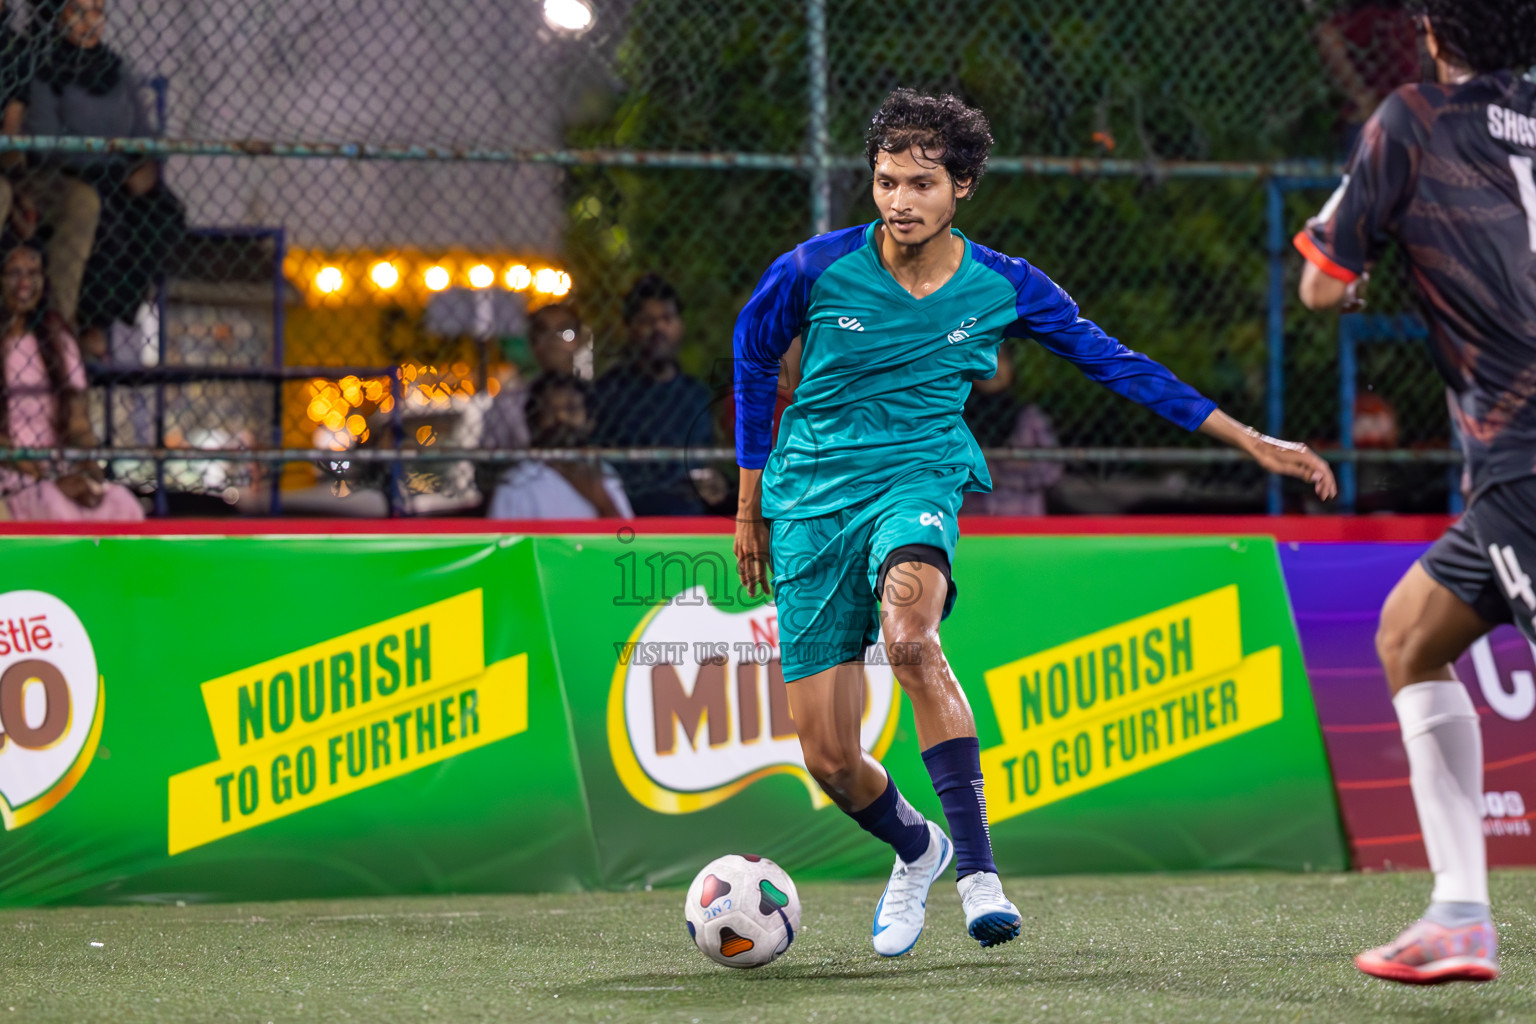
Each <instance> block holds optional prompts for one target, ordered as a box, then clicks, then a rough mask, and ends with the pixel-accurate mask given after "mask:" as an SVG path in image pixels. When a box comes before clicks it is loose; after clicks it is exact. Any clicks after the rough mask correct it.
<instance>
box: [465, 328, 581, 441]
mask: <svg viewBox="0 0 1536 1024" xmlns="http://www.w3.org/2000/svg"><path fill="white" fill-rule="evenodd" d="M581 333H582V324H581V317H580V316H579V315H578V314H577V312H576V309H575V307H573V306H569V305H567V304H565V303H561V302H557V303H555V304H553V305H549V306H544V307H542V308H541V309H540V310H539V311H538V312H536V313H534V314H533V316H531V317H529V318H528V347H529V349H530V350H531V351H532V352H533V358H534V361H535V362H536V363H538V365H539V374H538V375H539V376H543V375H545V374H554V375H556V376H561V377H570V376H574V375H575V373H576V349H577V348H578V347H580V345H581ZM537 379H538V377H537V376H536V377H535V378H534V380H537ZM527 403H528V386H527V385H526V384H519V385H517V386H515V387H508V388H503V389H502V390H501V392H500V393H499V394H497V396H496V398H495V400H494V401H493V402H491V406H490V408H489V409H487V410H486V412H485V421H484V423H483V425H482V426H481V434H480V447H482V448H526V447H528V417H527V415H526V413H525V411H524V406H526V405H527Z"/></svg>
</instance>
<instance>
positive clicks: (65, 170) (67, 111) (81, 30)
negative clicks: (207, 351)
mask: <svg viewBox="0 0 1536 1024" xmlns="http://www.w3.org/2000/svg"><path fill="white" fill-rule="evenodd" d="M35 10H36V12H37V18H38V21H39V22H40V25H39V26H38V27H37V28H36V29H35V30H34V31H35V32H37V33H39V34H42V33H44V32H47V31H50V30H51V32H52V37H51V40H50V42H49V44H48V46H47V47H46V49H45V50H44V51H43V57H42V59H41V61H40V63H39V67H38V71H37V77H36V78H35V79H34V80H33V81H32V84H31V89H30V92H29V96H30V99H29V102H28V104H27V113H26V131H28V132H29V133H30V134H34V135H61V136H100V137H107V138H124V137H129V138H134V137H147V136H149V135H151V134H153V132H152V130H151V126H150V123H149V118H148V114H147V112H146V110H145V107H144V102H143V96H142V83H141V80H140V79H139V76H138V75H137V74H136V73H135V72H134V70H133V68H132V67H131V66H130V65H129V64H128V62H127V61H126V60H124V59H123V57H122V56H121V55H120V54H118V53H117V52H116V51H114V50H113V49H112V48H110V47H108V46H107V45H106V44H105V43H103V42H102V29H103V26H104V24H105V20H106V2H105V0H62V2H60V0H47V2H44V3H40V4H38V5H36V8H35ZM50 15H51V18H50ZM24 188H25V190H26V191H27V192H28V193H29V194H30V195H31V197H32V199H33V201H34V202H35V203H36V205H37V207H38V210H39V212H40V213H41V215H42V221H43V224H44V226H48V225H52V227H53V238H52V241H51V242H50V243H49V248H48V259H49V264H50V268H51V269H50V274H51V277H52V279H51V281H50V284H51V285H52V287H53V289H54V291H55V295H54V301H55V308H56V309H57V310H58V311H59V312H60V313H61V314H63V315H64V317H65V318H66V319H68V320H70V321H71V322H76V323H79V324H80V325H81V326H82V328H84V329H85V331H86V332H88V333H89V336H90V337H89V339H87V349H88V354H89V355H91V356H93V357H99V356H101V355H102V354H104V351H105V347H106V346H105V328H106V327H107V326H109V325H110V324H111V322H112V321H113V320H122V321H124V322H131V321H132V319H133V315H134V313H135V312H136V311H137V310H138V307H139V306H140V304H142V303H143V301H144V299H145V297H146V295H147V293H148V290H149V287H150V284H151V282H152V281H153V279H154V278H155V276H156V275H157V274H158V273H159V272H160V270H161V269H162V268H163V266H164V264H165V261H166V259H167V258H168V256H169V253H170V250H171V247H172V246H174V245H175V244H176V243H177V242H178V241H179V239H180V237H181V233H182V231H183V229H184V226H185V211H184V209H183V207H182V205H181V202H180V200H178V199H177V198H176V197H175V196H174V195H173V194H171V192H170V191H169V190H168V189H166V188H165V186H164V183H163V182H162V181H161V174H160V166H159V164H158V163H157V162H156V161H154V160H151V159H145V158H143V157H136V156H125V155H121V154H114V153H54V154H46V155H44V156H43V158H42V159H41V160H38V161H36V162H35V165H34V168H33V170H32V172H31V173H30V174H29V176H28V180H27V182H26V183H25V184H24ZM88 263H89V271H88V266H87V264H88Z"/></svg>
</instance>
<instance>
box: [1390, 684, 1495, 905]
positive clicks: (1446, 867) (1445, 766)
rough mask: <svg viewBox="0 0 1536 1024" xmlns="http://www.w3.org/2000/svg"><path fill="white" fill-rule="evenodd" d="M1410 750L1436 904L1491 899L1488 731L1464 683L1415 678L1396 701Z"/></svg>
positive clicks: (1433, 897)
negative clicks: (1485, 802)
mask: <svg viewBox="0 0 1536 1024" xmlns="http://www.w3.org/2000/svg"><path fill="white" fill-rule="evenodd" d="M1392 704H1393V706H1394V707H1395V708H1396V709H1397V720H1398V722H1399V723H1400V724H1401V725H1402V728H1403V746H1405V747H1406V748H1407V749H1408V770H1409V779H1410V782H1411V784H1412V786H1413V802H1414V804H1415V805H1417V807H1418V809H1419V827H1420V828H1421V829H1422V830H1423V832H1424V849H1425V851H1426V852H1427V853H1428V854H1429V866H1430V868H1431V870H1433V871H1434V873H1435V891H1434V894H1433V896H1431V897H1430V898H1431V899H1432V900H1433V901H1434V902H1436V903H1482V904H1485V905H1486V904H1487V903H1488V853H1487V848H1486V846H1485V845H1484V843H1483V816H1482V792H1483V736H1482V730H1481V729H1480V728H1479V725H1478V721H1477V709H1476V708H1474V707H1473V706H1472V698H1471V697H1470V696H1468V694H1467V688H1466V687H1465V686H1463V685H1461V683H1458V682H1455V681H1453V680H1446V681H1443V682H1429V683H1414V684H1412V685H1411V686H1405V687H1403V688H1402V689H1401V690H1399V691H1398V693H1397V696H1395V697H1393V698H1392Z"/></svg>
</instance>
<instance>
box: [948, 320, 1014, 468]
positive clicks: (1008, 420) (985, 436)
mask: <svg viewBox="0 0 1536 1024" xmlns="http://www.w3.org/2000/svg"><path fill="white" fill-rule="evenodd" d="M1019 408H1020V407H1019V400H1018V399H1017V398H1015V397H1014V396H1013V356H1011V355H1009V353H1008V345H1007V344H1006V343H1005V344H1003V345H1001V346H1000V347H999V348H998V350H997V372H996V373H994V374H993V375H992V376H990V377H987V378H986V379H984V380H978V381H972V382H971V393H970V394H969V395H967V396H966V399H965V410H964V411H963V412H962V413H961V414H960V415H961V417H962V418H963V419H964V420H965V425H966V426H967V427H969V428H970V431H971V436H972V437H974V438H975V439H976V443H977V444H979V445H981V446H982V447H983V448H1002V447H1005V446H1006V445H1007V444H1008V435H1009V433H1011V432H1012V430H1013V428H1014V421H1016V420H1017V419H1018V418H1019Z"/></svg>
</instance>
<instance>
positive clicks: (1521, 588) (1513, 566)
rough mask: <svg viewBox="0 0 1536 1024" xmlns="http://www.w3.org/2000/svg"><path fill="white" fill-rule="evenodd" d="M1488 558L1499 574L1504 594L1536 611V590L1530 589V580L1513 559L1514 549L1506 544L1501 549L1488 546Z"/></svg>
mask: <svg viewBox="0 0 1536 1024" xmlns="http://www.w3.org/2000/svg"><path fill="white" fill-rule="evenodd" d="M1488 556H1489V557H1490V558H1492V559H1493V568H1494V571H1496V572H1497V573H1498V574H1499V582H1500V583H1502V584H1504V593H1506V594H1508V595H1509V599H1510V600H1511V601H1513V600H1514V599H1515V598H1517V597H1518V598H1519V599H1520V600H1522V601H1524V602H1525V606H1526V607H1527V608H1529V609H1531V610H1532V611H1536V590H1532V589H1531V578H1530V576H1528V575H1526V574H1525V572H1524V571H1523V570H1522V569H1521V568H1520V563H1519V562H1518V561H1516V559H1515V549H1514V548H1512V547H1510V546H1509V545H1508V544H1506V545H1504V547H1503V548H1502V549H1501V548H1500V547H1499V546H1498V545H1497V544H1490V545H1488Z"/></svg>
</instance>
